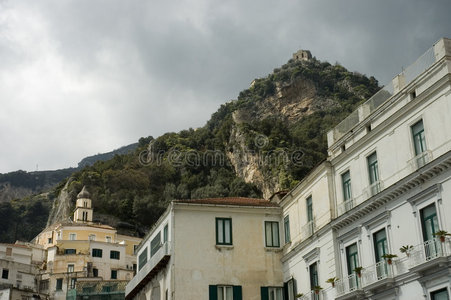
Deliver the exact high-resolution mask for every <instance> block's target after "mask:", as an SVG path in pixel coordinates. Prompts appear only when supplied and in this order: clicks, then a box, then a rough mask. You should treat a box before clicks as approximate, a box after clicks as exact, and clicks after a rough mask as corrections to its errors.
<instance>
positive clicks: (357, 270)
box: [354, 267, 363, 277]
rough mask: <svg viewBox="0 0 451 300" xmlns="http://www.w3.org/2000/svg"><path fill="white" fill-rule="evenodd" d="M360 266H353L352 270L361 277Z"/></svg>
mask: <svg viewBox="0 0 451 300" xmlns="http://www.w3.org/2000/svg"><path fill="white" fill-rule="evenodd" d="M362 270H363V268H362V267H355V268H354V272H355V273H356V274H357V276H359V277H362Z"/></svg>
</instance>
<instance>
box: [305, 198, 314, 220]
mask: <svg viewBox="0 0 451 300" xmlns="http://www.w3.org/2000/svg"><path fill="white" fill-rule="evenodd" d="M305 206H306V213H307V223H309V222H312V221H313V197H312V195H310V196H308V197H307V198H306V199H305Z"/></svg>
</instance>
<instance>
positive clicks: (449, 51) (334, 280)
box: [126, 39, 451, 300]
mask: <svg viewBox="0 0 451 300" xmlns="http://www.w3.org/2000/svg"><path fill="white" fill-rule="evenodd" d="M450 116H451V40H449V39H441V40H439V41H438V42H437V43H436V44H435V45H434V46H433V47H432V48H430V49H429V50H428V51H427V52H426V53H425V54H424V55H422V56H421V57H420V58H419V59H418V60H417V61H416V62H415V63H414V64H413V65H411V66H409V67H408V68H407V69H406V70H405V71H404V72H402V73H401V74H399V75H397V76H396V77H395V78H394V79H393V80H392V82H390V83H389V84H387V85H386V86H385V87H384V88H383V89H382V90H381V91H379V92H378V93H376V94H375V95H374V96H373V97H372V98H370V99H369V100H368V101H367V102H365V103H364V104H362V105H361V106H360V107H359V108H358V109H357V110H356V111H355V112H353V113H352V114H351V115H350V116H348V117H347V118H346V119H345V120H343V122H341V123H340V124H339V125H337V126H336V127H335V128H334V129H333V130H331V131H330V132H329V133H328V134H327V138H328V147H329V148H328V154H329V156H328V159H327V160H326V161H325V162H323V163H322V164H321V165H320V166H318V167H317V168H315V169H314V170H312V172H311V173H310V174H309V175H308V176H306V177H305V178H304V179H303V180H302V181H301V182H300V183H299V184H298V185H297V186H296V187H295V188H294V189H293V190H292V191H290V192H289V193H287V194H286V195H285V196H284V197H282V198H280V197H273V199H272V201H271V203H267V202H263V200H246V201H249V204H244V203H245V202H243V204H242V205H241V206H238V205H237V203H234V204H233V203H227V201H226V200H225V199H222V200H214V201H213V200H211V199H210V200H194V201H175V202H172V204H171V206H170V207H169V208H168V210H167V211H166V213H165V214H164V216H163V217H162V218H161V219H160V221H159V222H158V223H157V224H156V225H155V227H154V228H153V229H152V230H151V232H150V233H149V234H148V236H147V237H146V239H145V240H144V242H143V243H142V244H141V246H140V248H139V250H138V255H139V258H138V260H139V262H138V269H139V271H138V274H137V276H136V277H134V278H133V280H132V281H131V282H130V283H129V284H128V285H127V288H126V298H127V299H134V298H138V299H152V300H154V299H183V300H184V299H196V300H197V299H262V300H266V299H271V300H282V299H284V300H294V299H304V300H305V299H324V300H326V299H340V300H341V299H396V300H414V299H422V300H423V299H427V300H442V299H449V295H451V293H450V287H451V284H450V278H451V275H450V274H451V239H450V238H449V236H447V235H446V234H447V232H448V231H451V217H450V215H449V214H450V213H451V118H450ZM278 196H280V195H278ZM252 201H260V203H265V205H263V206H260V205H252V204H250V202H252ZM269 204H273V206H269ZM232 224H233V226H232ZM227 228H229V230H228V231H227V230H226V229H227ZM244 228H245V230H240V229H244ZM271 228H277V230H274V231H272V229H271ZM224 230H226V231H224ZM440 231H444V232H442V233H444V234H445V235H444V236H443V237H440V235H439V233H440ZM276 232H277V235H280V237H282V238H280V239H277V241H278V242H277V243H275V242H274V240H271V239H270V238H269V237H271V236H272V237H275V233H276ZM448 235H449V234H448ZM225 237H228V238H229V239H226V240H224V239H225ZM268 240H270V241H272V243H271V244H270V245H268ZM218 241H219V243H218ZM224 241H225V242H224ZM161 245H163V246H161ZM149 258H150V259H149ZM282 286H283V287H284V288H283V289H281V287H282ZM229 292H230V293H232V294H233V298H227V297H229V296H230V294H229ZM207 295H208V296H207ZM230 297H232V296H230Z"/></svg>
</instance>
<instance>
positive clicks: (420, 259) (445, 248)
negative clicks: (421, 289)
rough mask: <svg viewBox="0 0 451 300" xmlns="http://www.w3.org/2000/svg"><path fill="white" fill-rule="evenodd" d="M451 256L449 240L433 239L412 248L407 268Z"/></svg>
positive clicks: (450, 242)
mask: <svg viewBox="0 0 451 300" xmlns="http://www.w3.org/2000/svg"><path fill="white" fill-rule="evenodd" d="M449 255H451V241H450V239H449V238H447V239H445V241H443V242H442V241H440V239H439V238H435V239H432V240H429V241H426V242H424V243H422V244H420V245H417V246H415V247H414V249H413V251H411V253H410V256H409V258H410V259H409V267H410V268H413V267H416V266H419V265H421V264H424V263H427V262H429V261H431V260H433V259H435V258H438V257H444V256H449Z"/></svg>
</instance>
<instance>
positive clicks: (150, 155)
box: [0, 58, 379, 237]
mask: <svg viewBox="0 0 451 300" xmlns="http://www.w3.org/2000/svg"><path fill="white" fill-rule="evenodd" d="M378 90H379V86H378V83H377V80H376V79H374V77H369V78H368V77H366V76H364V75H362V74H359V73H356V72H350V71H348V70H346V69H345V68H344V67H343V66H341V65H339V64H335V65H331V64H330V63H327V62H321V61H319V60H317V59H316V58H308V59H291V60H289V61H288V63H287V64H285V65H283V66H282V67H280V68H276V69H274V72H273V73H271V74H269V75H268V76H266V77H264V78H258V79H256V80H254V81H253V82H252V84H251V86H250V87H249V88H248V89H246V90H244V91H242V92H241V93H240V94H239V96H238V97H237V99H236V100H233V101H230V102H227V103H225V104H223V105H221V107H220V108H219V109H218V111H217V112H216V113H214V114H213V115H212V117H211V118H210V120H209V121H208V122H207V123H206V125H205V126H203V127H201V128H197V129H192V128H190V129H187V130H182V131H180V132H178V133H166V134H164V135H162V136H160V137H158V138H155V139H154V138H153V137H147V138H141V139H140V140H139V143H138V145H137V148H136V149H135V150H134V151H133V152H131V153H129V154H121V155H115V156H114V157H113V158H111V159H109V160H105V161H97V162H95V163H94V164H93V165H88V166H86V167H84V168H83V169H82V170H78V171H76V172H74V173H73V174H72V175H71V176H70V177H69V178H68V179H67V180H65V181H63V182H61V183H60V184H59V185H58V186H57V187H56V188H54V189H52V190H51V191H50V192H49V193H47V194H46V195H40V196H38V198H36V197H30V198H25V199H23V200H21V201H18V203H16V208H14V207H13V208H12V209H13V210H14V209H16V210H17V205H19V203H22V204H21V205H24V203H28V206H25V207H24V210H23V211H22V215H23V218H26V217H28V218H29V217H30V216H27V215H26V213H25V212H26V211H27V207H30V208H32V215H34V214H35V212H36V208H35V207H34V206H33V205H37V204H36V203H37V202H39V203H46V204H50V203H51V208H50V206H49V205H47V206H44V209H48V213H47V215H50V218H49V219H48V220H49V222H53V221H55V220H59V219H61V218H66V217H68V216H70V212H71V211H72V208H73V206H74V201H75V197H76V195H77V193H78V192H79V191H80V190H81V188H82V187H83V186H84V185H87V186H88V189H89V191H90V193H91V196H92V198H93V207H94V214H95V218H97V220H98V221H102V222H104V223H107V224H110V225H112V226H116V227H118V229H119V232H121V230H123V231H127V233H128V234H130V233H131V232H135V233H136V234H140V233H142V231H143V229H145V228H148V227H150V226H151V225H152V224H153V223H154V222H155V221H156V220H157V219H158V217H159V216H160V214H161V213H162V212H163V211H164V209H165V207H166V206H167V204H168V203H169V201H170V200H172V199H181V198H204V197H225V196H243V197H262V196H263V197H265V198H268V197H269V196H270V195H271V194H272V193H274V192H278V191H281V190H286V189H290V188H291V187H293V186H294V185H295V184H296V183H297V182H298V181H299V180H301V179H302V178H303V177H304V176H305V175H306V174H307V173H308V172H309V171H310V170H311V169H312V168H313V167H314V166H315V165H316V164H318V163H319V162H321V161H322V160H323V159H325V157H326V150H327V145H326V132H327V130H329V129H330V128H332V127H333V126H334V125H336V124H337V123H338V122H339V121H340V120H342V119H343V118H344V117H345V116H346V115H348V114H349V113H350V112H352V111H353V110H354V109H355V108H356V107H357V105H358V104H360V103H361V102H363V101H364V100H365V99H368V98H369V97H370V96H372V95H373V94H374V93H375V92H377V91H378ZM39 197H41V198H39ZM19 206H20V205H19ZM38 208H39V207H38ZM6 209H8V207H6V208H4V210H5V211H6ZM1 214H2V207H1V206H0V215H1ZM22 224H26V221H25V222H22V223H21V224H20V225H22ZM12 226H13V225H10V226H6V227H5V228H0V237H3V236H4V235H5V232H6V233H8V232H11V231H12V229H11V228H12ZM39 226H41V229H42V227H44V226H45V224H43V223H40V224H39ZM39 226H38V225H37V224H36V226H35V230H36V231H37V232H39V231H38V229H39V228H38V227H39ZM2 230H3V231H2ZM39 230H40V229H39ZM16 232H17V230H16ZM37 232H36V233H37ZM31 234H32V232H31V231H30V233H29V235H31ZM29 235H28V236H29ZM9 236H11V234H9ZM24 237H25V236H24Z"/></svg>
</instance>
